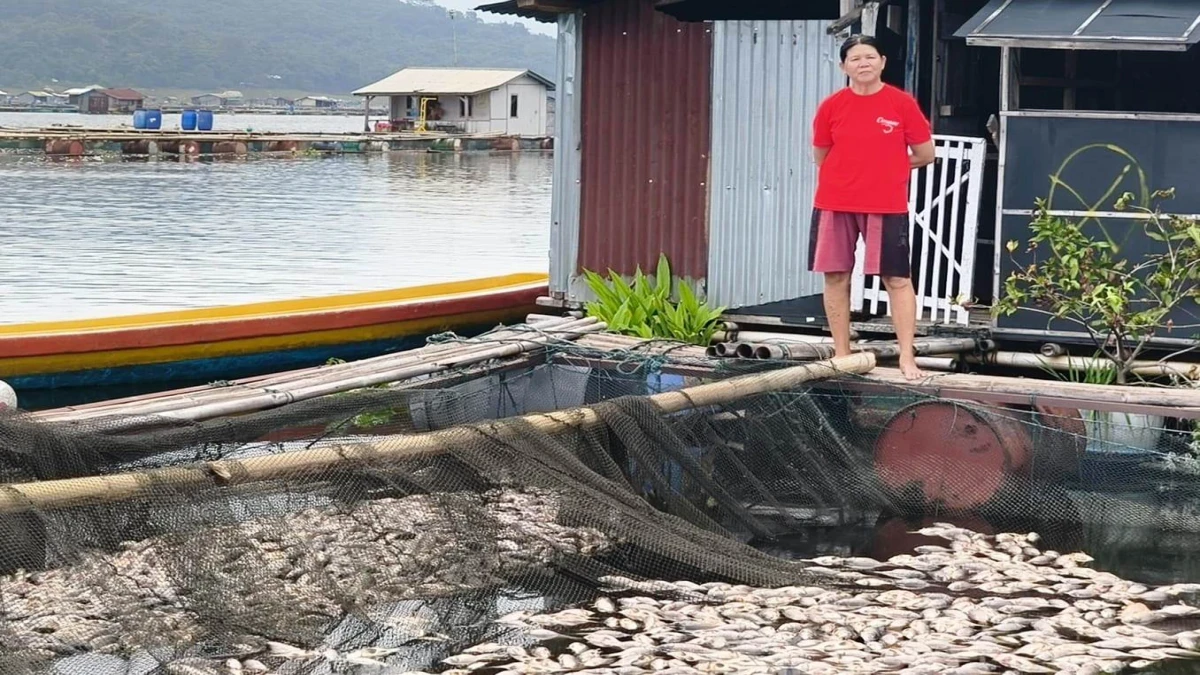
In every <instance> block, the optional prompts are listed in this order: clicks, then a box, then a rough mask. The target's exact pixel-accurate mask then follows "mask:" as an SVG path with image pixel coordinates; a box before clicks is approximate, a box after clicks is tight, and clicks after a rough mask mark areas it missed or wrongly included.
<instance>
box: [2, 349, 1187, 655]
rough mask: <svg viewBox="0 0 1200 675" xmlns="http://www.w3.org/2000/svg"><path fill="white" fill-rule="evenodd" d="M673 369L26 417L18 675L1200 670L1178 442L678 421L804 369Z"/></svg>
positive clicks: (852, 420) (714, 410) (632, 358)
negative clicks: (240, 404) (701, 395)
mask: <svg viewBox="0 0 1200 675" xmlns="http://www.w3.org/2000/svg"><path fill="white" fill-rule="evenodd" d="M658 347H660V348H657V349H655V348H647V349H644V350H629V349H624V348H622V349H605V348H600V347H595V346H592V347H586V346H581V345H573V344H561V345H556V346H555V347H553V348H551V349H546V350H541V351H539V352H538V353H537V354H536V358H531V359H528V360H526V361H524V362H520V363H516V364H515V365H512V366H511V367H508V368H505V369H502V370H500V371H499V372H490V373H488V374H482V375H479V376H477V377H461V378H458V379H457V380H456V381H454V383H452V384H447V383H441V384H439V381H437V380H434V381H430V382H427V383H425V385H423V386H424V387H425V388H421V389H415V388H412V387H407V388H403V387H390V388H389V387H374V388H367V389H359V390H355V391H352V392H348V393H344V394H338V395H335V396H327V397H321V398H317V399H312V400H308V401H300V402H296V403H292V404H288V405H282V406H279V407H276V408H274V409H271V410H267V411H261V412H253V413H246V414H241V415H236V416H232V417H223V418H219V419H214V420H209V421H200V422H181V421H179V420H178V419H177V418H167V417H160V418H154V417H153V416H151V417H145V416H143V417H140V418H138V419H131V418H127V417H113V416H108V417H94V418H90V419H86V420H83V421H76V422H71V423H65V422H49V421H46V420H45V419H44V418H43V417H38V416H34V415H30V414H26V413H17V414H11V415H9V416H7V417H5V418H3V419H2V420H0V475H2V477H3V481H4V483H5V484H6V486H5V488H4V489H3V490H0V573H2V576H0V673H4V674H6V675H7V674H9V673H12V674H24V673H63V674H74V673H80V674H87V675H93V674H95V675H107V674H108V673H114V674H116V673H188V674H199V673H205V674H233V673H252V672H264V673H265V672H270V673H295V674H299V673H359V672H362V673H402V672H409V671H423V672H455V673H467V672H478V673H534V672H597V673H599V672H605V673H622V674H623V673H634V672H706V673H707V672H796V673H847V672H853V673H858V672H864V673H865V672H880V673H884V672H887V673H893V672H894V673H934V672H938V673H941V672H953V673H988V672H996V673H1000V672H1022V673H1041V672H1068V673H1074V672H1092V673H1099V672H1118V671H1119V670H1120V669H1122V668H1127V667H1132V668H1144V667H1149V666H1155V667H1162V666H1163V665H1164V664H1166V665H1167V666H1168V667H1176V665H1175V664H1184V665H1187V664H1191V663H1193V662H1192V661H1191V659H1192V658H1193V657H1195V656H1198V654H1197V653H1196V652H1195V651H1194V649H1195V644H1196V642H1197V640H1200V637H1197V635H1196V633H1195V632H1194V629H1195V628H1196V626H1197V625H1200V621H1197V618H1198V617H1200V611H1197V610H1194V609H1193V608H1192V607H1191V606H1190V604H1189V603H1190V601H1191V599H1192V598H1193V594H1194V592H1195V591H1196V590H1197V587H1193V586H1192V585H1189V584H1186V583H1181V582H1184V581H1190V580H1192V579H1194V578H1195V576H1196V575H1195V574H1194V573H1192V572H1191V565H1192V564H1191V559H1192V557H1193V554H1192V553H1191V552H1192V551H1195V550H1196V543H1197V541H1198V538H1197V531H1198V529H1200V528H1198V527H1197V523H1200V520H1198V519H1197V518H1196V514H1195V507H1194V504H1196V503H1197V502H1196V499H1195V493H1196V491H1197V488H1200V480H1198V476H1200V465H1198V464H1197V463H1195V461H1194V460H1193V459H1192V455H1191V453H1190V445H1189V443H1190V440H1191V436H1190V432H1183V431H1179V430H1175V429H1170V428H1164V425H1165V421H1163V420H1147V419H1138V420H1131V419H1128V418H1126V420H1125V423H1124V426H1123V427H1122V426H1121V424H1122V423H1121V420H1119V419H1112V418H1105V419H1099V418H1096V419H1092V418H1088V417H1087V416H1086V415H1083V414H1081V413H1079V412H1078V411H1075V412H1072V411H1065V410H1056V409H1042V408H1038V407H1036V406H997V405H985V404H983V403H979V402H966V401H959V402H947V401H939V400H935V399H931V398H929V397H928V396H924V395H921V394H919V393H917V392H915V391H913V390H909V389H906V388H903V387H897V386H882V385H880V384H878V382H875V381H872V380H869V379H868V378H863V377H858V376H853V375H848V374H847V375H843V376H841V377H839V378H837V379H834V380H830V381H826V382H813V383H808V384H805V385H802V386H795V387H792V388H788V389H784V390H779V391H771V392H768V393H762V394H755V395H751V396H737V397H728V398H727V399H725V400H721V401H720V402H717V403H711V404H705V405H700V406H685V407H683V409H682V410H679V411H677V412H671V413H664V412H663V410H662V409H661V408H660V407H659V406H658V405H657V404H656V402H655V399H654V398H652V396H653V395H654V394H657V393H659V392H661V391H668V390H680V389H685V388H688V387H693V386H696V385H699V384H702V383H711V382H719V381H722V380H728V379H729V378H733V377H738V376H747V377H752V376H754V375H755V374H756V373H764V372H768V371H772V370H779V369H781V368H784V367H788V366H794V365H795V364H785V363H780V362H771V361H751V362H742V361H725V362H722V363H720V364H718V365H717V367H715V368H713V367H711V366H712V363H711V362H709V361H707V360H705V359H702V358H700V357H699V356H697V355H696V350H694V349H691V350H689V349H685V348H682V347H680V348H677V349H676V348H671V349H663V348H661V347H662V345H658ZM564 410H565V411H566V412H561V413H556V414H555V415H554V416H552V417H544V416H542V417H539V416H532V415H534V414H536V413H544V412H550V411H564ZM530 416H532V417H530ZM1114 425H1115V426H1114ZM1167 426H1169V425H1167ZM1115 427H1121V428H1115ZM1147 439H1152V442H1150V441H1148V440H1147ZM1030 532H1036V533H1038V534H1037V535H1030V534H1011V533H1030ZM1078 551H1086V552H1088V553H1090V556H1085V555H1082V554H1077V553H1072V552H1078ZM1092 558H1095V560H1092ZM1179 667H1183V666H1179Z"/></svg>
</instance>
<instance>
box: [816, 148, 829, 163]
mask: <svg viewBox="0 0 1200 675" xmlns="http://www.w3.org/2000/svg"><path fill="white" fill-rule="evenodd" d="M828 154H829V148H822V147H820V146H816V145H814V146H813V161H814V162H816V163H817V166H821V162H824V161H825V156H826V155H828Z"/></svg>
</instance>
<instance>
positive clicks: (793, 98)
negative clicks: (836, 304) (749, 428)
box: [708, 21, 845, 307]
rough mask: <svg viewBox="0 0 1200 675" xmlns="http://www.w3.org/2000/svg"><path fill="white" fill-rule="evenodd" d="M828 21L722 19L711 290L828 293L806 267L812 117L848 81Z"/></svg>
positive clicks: (740, 295) (769, 298)
mask: <svg viewBox="0 0 1200 675" xmlns="http://www.w3.org/2000/svg"><path fill="white" fill-rule="evenodd" d="M829 23H830V22H828V21H718V22H715V23H714V28H715V33H714V47H713V92H712V97H713V103H712V116H713V122H712V127H713V133H712V196H711V204H710V212H709V236H710V239H711V241H710V245H709V249H708V250H709V260H708V297H709V300H710V301H711V302H712V303H714V304H719V305H725V306H727V307H745V306H748V305H756V304H759V303H764V302H774V301H776V300H785V299H789V298H796V297H800V296H805V295H812V294H816V293H820V292H821V290H822V288H823V284H822V282H821V279H820V277H819V276H817V275H814V274H811V273H810V272H808V271H807V256H808V240H809V236H808V235H809V220H810V213H811V210H812V200H813V192H814V190H815V189H816V184H817V177H816V170H817V167H816V165H815V164H814V163H813V161H812V118H813V115H814V114H815V113H816V110H817V106H818V105H819V104H820V102H821V100H822V99H824V98H825V97H826V96H828V95H829V94H831V93H833V92H834V91H837V90H838V89H839V88H841V87H842V86H844V83H845V80H844V76H843V75H842V73H841V70H840V69H839V67H838V58H837V48H838V46H839V42H838V41H837V39H836V38H834V37H833V36H830V35H827V34H826V33H825V29H826V28H827V27H828V26H829Z"/></svg>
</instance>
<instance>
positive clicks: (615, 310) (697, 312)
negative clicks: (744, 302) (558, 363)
mask: <svg viewBox="0 0 1200 675" xmlns="http://www.w3.org/2000/svg"><path fill="white" fill-rule="evenodd" d="M583 274H584V277H585V278H586V279H587V284H588V287H589V288H591V290H592V293H593V294H594V295H595V296H596V300H594V301H592V302H590V303H588V305H587V314H588V316H591V317H596V318H597V319H599V320H600V321H603V322H605V323H607V324H608V329H609V330H610V331H613V332H615V333H621V334H624V335H633V336H636V337H640V338H645V339H648V340H649V339H655V338H660V339H668V340H677V341H680V342H688V343H691V344H695V345H701V346H705V347H707V346H708V344H709V342H711V341H712V336H713V333H715V332H716V330H717V325H718V320H719V319H720V317H721V314H722V313H723V312H724V311H725V308H724V307H718V308H715V309H713V308H710V307H708V306H707V305H706V304H704V303H701V302H699V301H698V300H697V299H696V295H695V294H694V293H693V292H692V289H691V288H689V287H688V285H687V284H679V302H677V303H676V302H672V301H671V268H670V266H669V264H668V263H667V257H666V256H665V255H660V256H659V258H658V269H657V270H656V272H655V275H654V278H653V280H651V277H649V276H647V275H646V274H644V273H643V272H642V269H641V267H639V268H638V269H637V272H636V273H635V274H634V277H633V283H629V282H626V281H625V280H624V279H623V278H621V275H619V274H617V273H616V272H613V271H612V270H609V279H607V280H606V279H605V278H604V277H602V276H600V275H599V274H596V273H595V272H593V271H591V270H584V271H583Z"/></svg>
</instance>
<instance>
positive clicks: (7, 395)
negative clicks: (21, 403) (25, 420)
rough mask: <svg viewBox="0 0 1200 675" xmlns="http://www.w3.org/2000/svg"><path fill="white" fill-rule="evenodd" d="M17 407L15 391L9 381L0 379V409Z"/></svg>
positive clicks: (14, 408)
mask: <svg viewBox="0 0 1200 675" xmlns="http://www.w3.org/2000/svg"><path fill="white" fill-rule="evenodd" d="M16 409H17V392H16V390H15V389H13V388H12V386H11V385H9V383H7V382H5V381H4V380H0V411H3V410H16Z"/></svg>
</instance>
